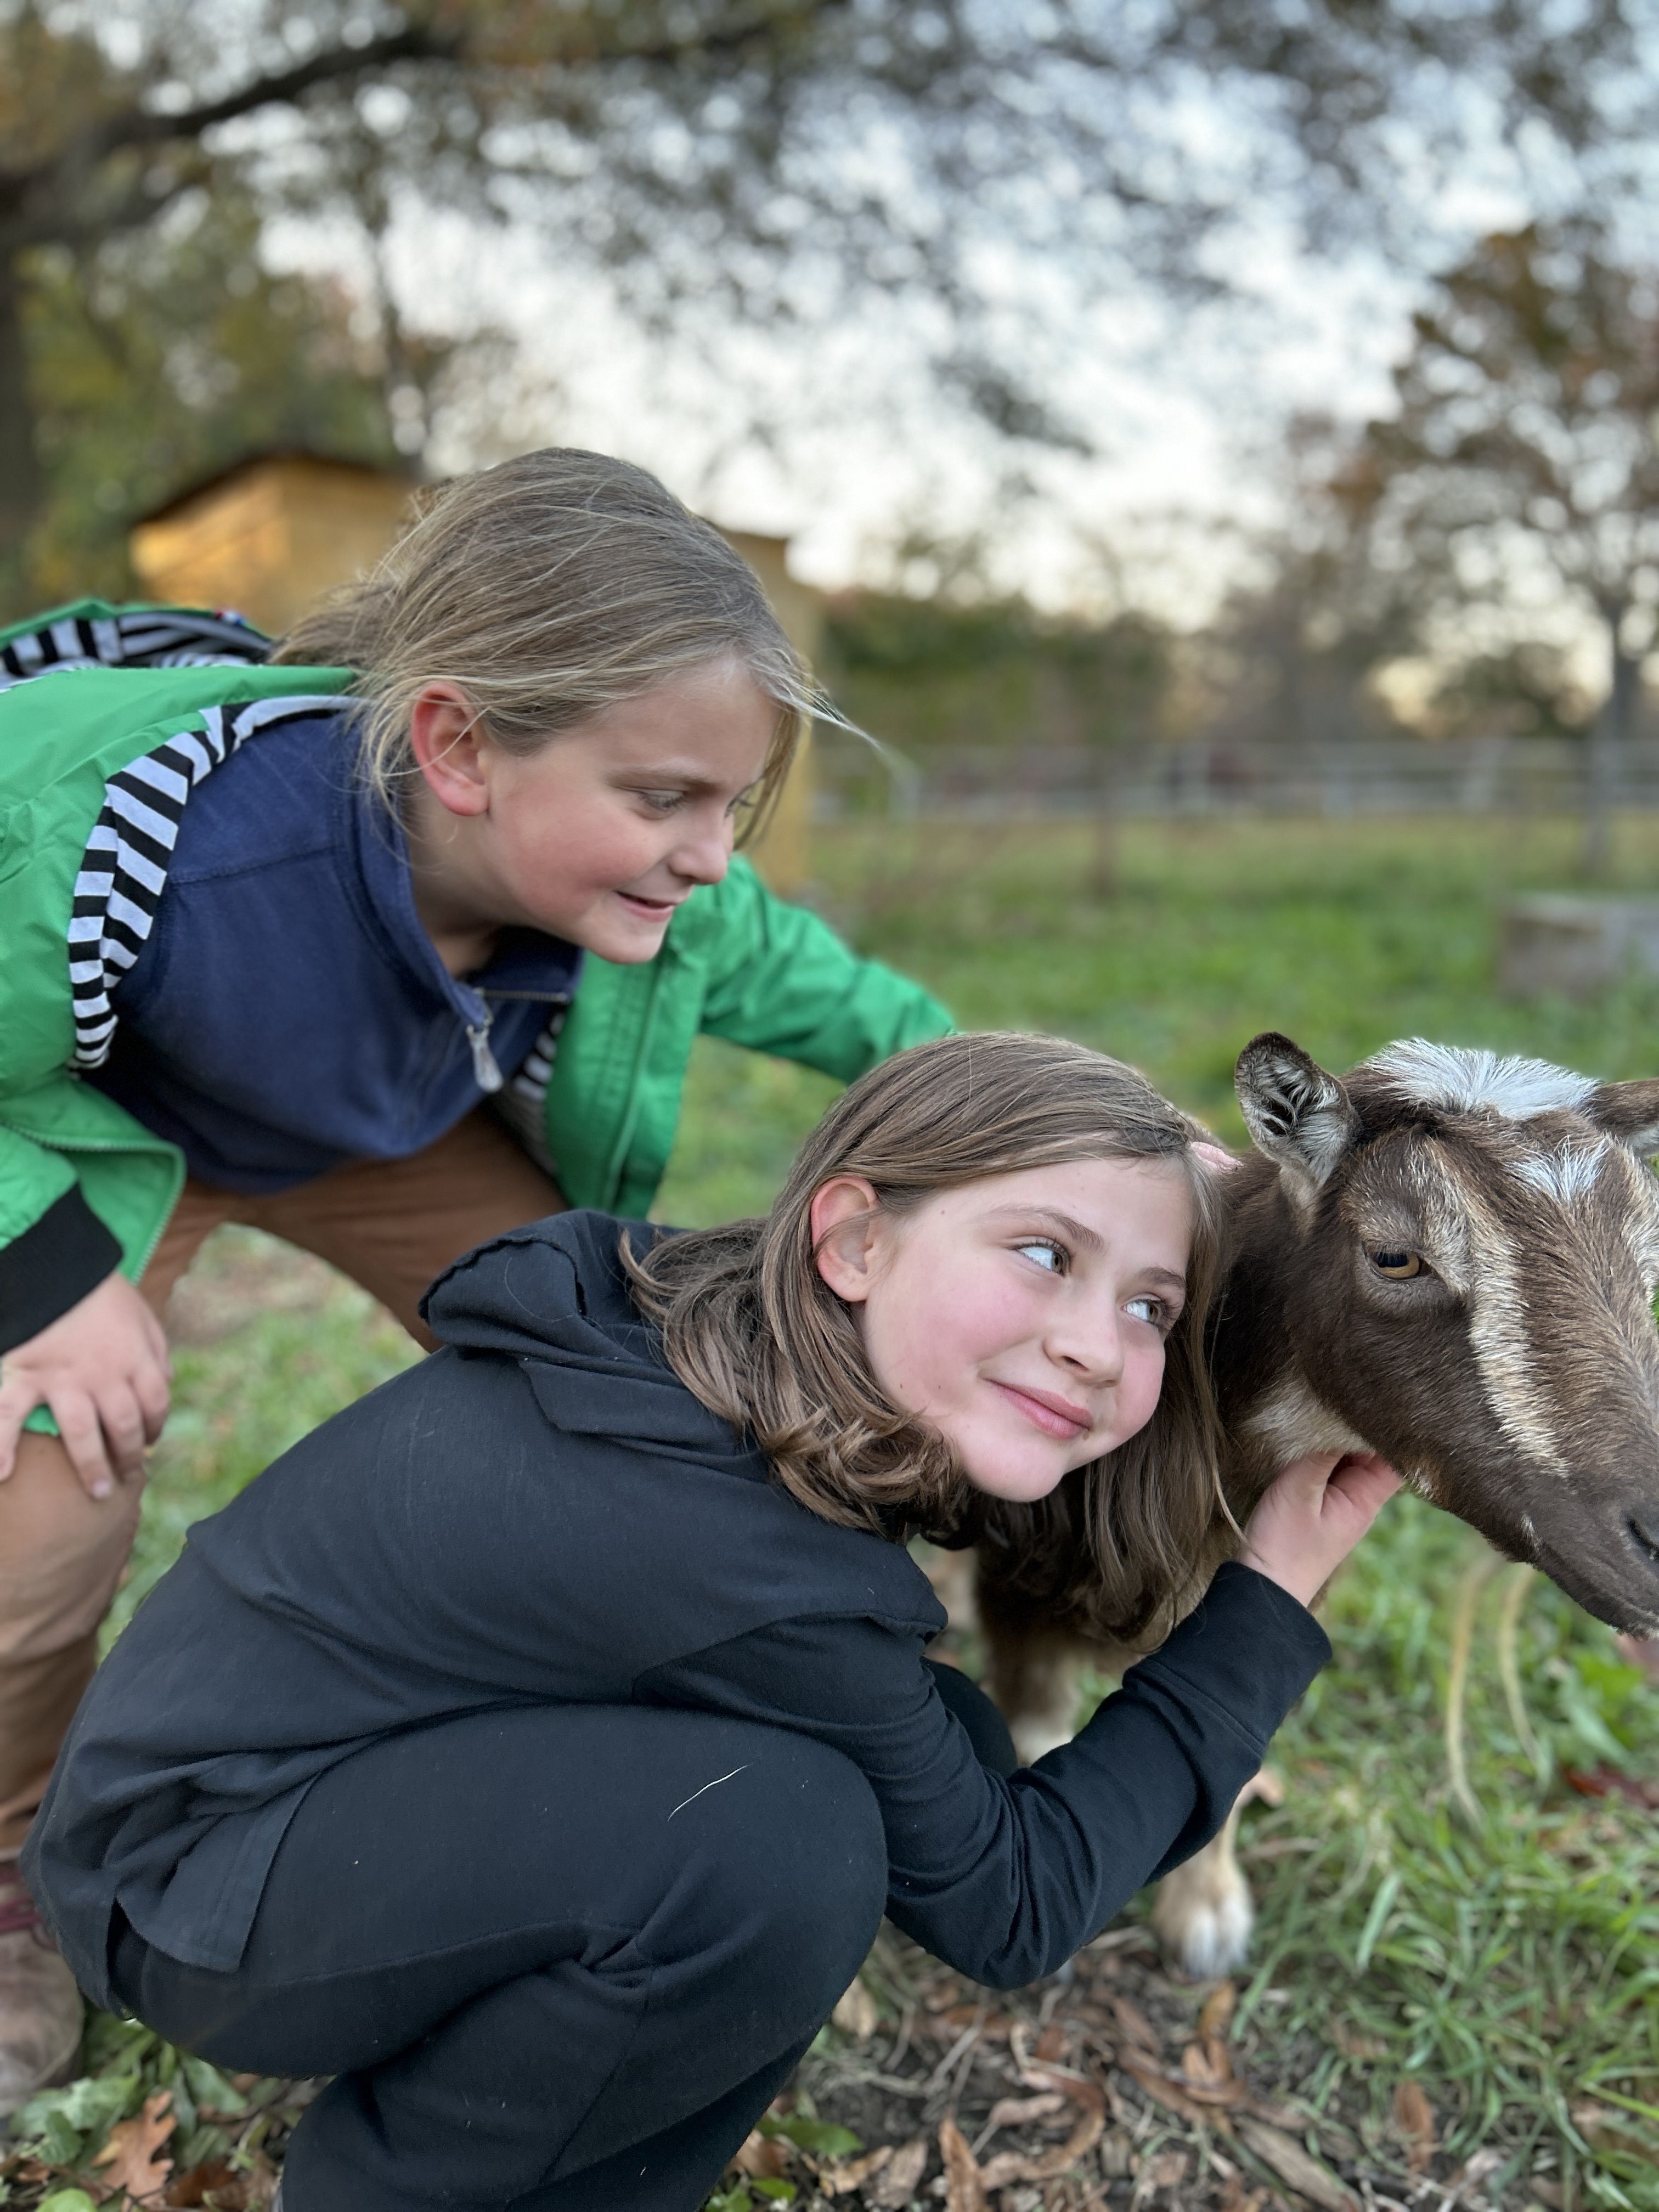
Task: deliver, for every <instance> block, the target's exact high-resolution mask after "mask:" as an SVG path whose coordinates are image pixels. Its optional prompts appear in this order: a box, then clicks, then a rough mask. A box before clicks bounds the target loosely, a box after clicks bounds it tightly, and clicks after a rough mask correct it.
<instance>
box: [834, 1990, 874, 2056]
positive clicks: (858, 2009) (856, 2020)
mask: <svg viewBox="0 0 1659 2212" xmlns="http://www.w3.org/2000/svg"><path fill="white" fill-rule="evenodd" d="M829 2018H830V2021H831V2023H832V2025H833V2026H835V2027H838V2028H839V2029H840V2030H841V2032H842V2034H843V2035H850V2036H851V2037H852V2038H853V2039H854V2041H855V2042H858V2043H867V2042H868V2041H869V2040H870V2038H871V2037H872V2035H873V2034H874V2033H875V2032H876V2030H877V2029H878V2027H880V2026H881V2015H880V2013H879V2012H878V2009H877V2008H876V2001H875V1999H874V1998H873V1997H872V1996H871V1994H870V1992H869V1990H867V1989H866V1987H865V1985H864V1980H863V1978H862V1976H857V1977H855V1978H854V1980H853V1981H852V1982H851V1983H849V1984H848V1987H847V1988H846V1989H845V1990H843V1991H842V1994H841V1996H839V1997H837V1998H836V2008H835V2010H834V2012H832V2013H831V2014H830V2015H829Z"/></svg>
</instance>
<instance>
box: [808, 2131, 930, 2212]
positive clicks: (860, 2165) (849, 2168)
mask: <svg viewBox="0 0 1659 2212" xmlns="http://www.w3.org/2000/svg"><path fill="white" fill-rule="evenodd" d="M892 2155H893V2146H892V2145H891V2143H884V2144H883V2145H882V2147H881V2148H880V2149H879V2150H872V2151H866V2153H865V2154H864V2155H863V2157H862V2158H832V2159H826V2160H824V2161H823V2164H822V2165H820V2166H818V2167H817V2185H818V2187H819V2188H820V2189H821V2190H822V2191H823V2194H824V2195H825V2196H826V2197H845V2196H846V2194H847V2192H848V2190H849V2189H861V2188H862V2187H863V2186H864V2185H865V2183H866V2181H868V2180H869V2179H870V2177H871V2175H872V2174H874V2173H879V2172H881V2169H882V2168H883V2166H885V2165H886V2164H887V2162H888V2160H890V2158H891V2157H892ZM901 2201H902V2202H903V2203H908V2201H909V2200H908V2197H906V2198H903V2199H902V2200H901Z"/></svg>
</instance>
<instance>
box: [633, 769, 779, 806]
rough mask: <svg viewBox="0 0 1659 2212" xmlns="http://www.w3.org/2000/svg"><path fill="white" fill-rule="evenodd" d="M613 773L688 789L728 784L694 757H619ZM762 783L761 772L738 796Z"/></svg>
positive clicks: (718, 788)
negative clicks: (694, 760) (634, 759)
mask: <svg viewBox="0 0 1659 2212" xmlns="http://www.w3.org/2000/svg"><path fill="white" fill-rule="evenodd" d="M612 773H613V774H614V775H615V776H616V778H617V781H618V782H619V783H655V784H661V783H672V784H678V785H680V786H681V787H683V788H684V790H685V791H687V792H704V791H709V792H714V791H724V790H725V789H726V785H725V784H724V782H722V781H721V780H720V777H718V776H714V775H709V773H708V769H706V768H705V767H703V766H702V763H697V762H691V761H643V762H641V761H618V762H617V764H616V767H615V769H613V771H612ZM760 783H761V779H760V777H759V776H751V777H750V780H749V781H748V782H747V783H745V784H744V787H743V788H742V790H741V791H739V792H738V798H739V799H746V798H747V797H748V796H749V794H750V792H752V791H757V790H758V789H759V788H760Z"/></svg>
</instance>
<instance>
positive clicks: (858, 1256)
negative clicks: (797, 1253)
mask: <svg viewBox="0 0 1659 2212" xmlns="http://www.w3.org/2000/svg"><path fill="white" fill-rule="evenodd" d="M807 1220H808V1222H809V1224H810V1225H811V1231H812V1254H813V1258H814V1261H815V1262H816V1264H817V1271H818V1273H819V1274H820V1275H821V1276H822V1277H823V1280H824V1281H825V1282H826V1283H827V1284H828V1285H829V1288H830V1289H831V1290H832V1291H834V1292H835V1294H836V1297H838V1298H840V1299H842V1302H843V1303H844V1304H847V1305H849V1306H861V1305H862V1304H864V1302H865V1300H866V1298H867V1297H869V1295H870V1293H871V1291H872V1289H873V1288H874V1286H875V1277H876V1265H875V1262H876V1248H877V1245H878V1243H879V1241H880V1235H881V1224H882V1212H881V1202H880V1200H878V1198H877V1196H876V1190H875V1185H874V1184H873V1183H869V1182H866V1181H865V1180H864V1177H863V1176H832V1177H831V1179H830V1180H829V1182H823V1183H820V1184H819V1185H818V1187H817V1189H816V1190H815V1191H814V1192H813V1194H812V1203H811V1207H810V1209H809V1210H808V1213H807Z"/></svg>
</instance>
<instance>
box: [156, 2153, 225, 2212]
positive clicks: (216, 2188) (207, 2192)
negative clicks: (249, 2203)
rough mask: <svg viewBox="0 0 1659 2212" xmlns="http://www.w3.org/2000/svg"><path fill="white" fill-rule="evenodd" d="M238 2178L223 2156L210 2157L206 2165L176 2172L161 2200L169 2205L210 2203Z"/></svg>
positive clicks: (189, 2167)
mask: <svg viewBox="0 0 1659 2212" xmlns="http://www.w3.org/2000/svg"><path fill="white" fill-rule="evenodd" d="M236 2179H237V2174H236V2169H235V2168H234V2166H230V2165H228V2164H227V2162H226V2161H225V2160H223V2159H222V2158H216V2159H210V2160H209V2161H208V2163H207V2164H206V2165H205V2166H187V2167H186V2168H185V2171H184V2172H182V2173H175V2174H174V2175H173V2179H172V2180H171V2181H170V2182H169V2183H168V2184H167V2188H166V2190H165V2191H163V2193H162V2197H161V2202H162V2203H163V2204H166V2205H169V2206H172V2205H185V2206H197V2205H206V2204H210V2203H213V2202H215V2200H216V2199H217V2198H218V2197H219V2196H220V2194H221V2192H222V2191H226V2190H228V2189H231V2188H233V2187H234V2185H235V2183H236Z"/></svg>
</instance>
